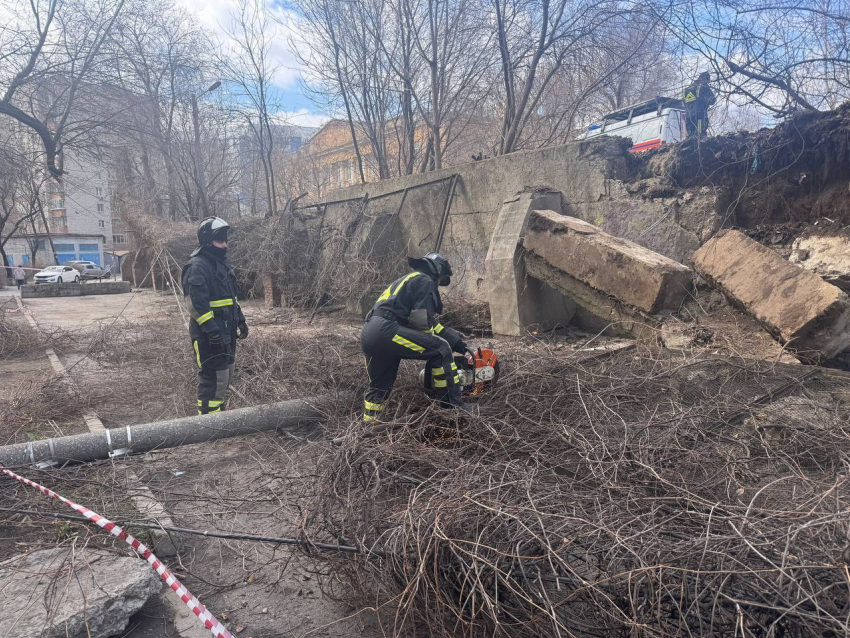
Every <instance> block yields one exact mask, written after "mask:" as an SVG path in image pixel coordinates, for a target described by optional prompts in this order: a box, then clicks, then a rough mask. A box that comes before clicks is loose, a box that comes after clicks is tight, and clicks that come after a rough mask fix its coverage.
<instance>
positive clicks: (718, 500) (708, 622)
mask: <svg viewBox="0 0 850 638" xmlns="http://www.w3.org/2000/svg"><path fill="white" fill-rule="evenodd" d="M562 352H563V351H554V350H553V351H550V352H547V353H545V354H544V355H542V356H541V355H540V354H536V355H532V354H529V353H524V354H523V356H522V357H521V358H520V357H518V358H516V359H515V360H514V361H513V362H512V363H511V364H510V366H509V368H506V370H505V374H504V376H503V378H502V380H501V382H500V385H499V386H498V388H497V389H495V390H494V391H492V392H491V393H488V394H487V395H485V396H484V397H483V398H482V399H481V402H480V404H479V408H480V415H479V416H477V417H470V418H467V417H461V418H459V417H457V416H454V415H445V414H441V413H440V412H439V411H437V412H435V411H434V410H433V409H432V408H430V407H429V406H428V404H427V403H426V402H425V401H424V400H422V399H419V398H418V397H419V395H420V394H421V393H419V392H418V391H412V392H410V393H408V392H405V391H404V390H402V392H401V393H400V394H401V396H400V397H397V401H393V402H392V404H391V406H389V407H388V411H387V415H386V417H385V418H386V420H387V421H388V422H389V423H388V425H386V426H385V427H383V428H378V429H376V430H374V431H371V432H368V433H367V432H363V431H361V426H359V425H355V424H352V423H351V419H350V417H347V418H340V419H339V422H338V423H337V424H336V428H337V429H338V430H339V431H340V432H344V433H345V436H346V438H345V441H346V442H345V445H344V446H343V447H342V448H340V449H339V450H338V451H332V452H329V453H328V457H327V459H326V460H325V462H324V464H323V468H324V469H323V475H322V477H321V478H320V481H324V482H325V484H326V486H325V487H324V489H323V490H322V491H321V493H320V495H319V497H318V498H317V499H316V500H315V502H314V503H313V506H312V508H311V509H310V514H309V516H305V519H304V521H303V530H304V533H305V534H306V535H309V536H311V537H312V538H315V539H316V540H320V539H321V540H323V539H325V538H333V539H335V540H345V542H348V543H357V544H359V545H360V546H361V547H364V548H374V549H376V550H380V552H382V556H383V558H377V557H374V556H373V557H372V558H368V559H367V558H365V557H361V558H358V559H356V560H351V559H350V558H347V557H342V556H338V557H332V558H330V559H328V558H327V557H319V558H317V560H330V561H331V564H332V565H331V567H332V571H333V572H334V574H335V576H336V577H335V579H334V580H333V581H331V583H336V585H337V586H334V587H330V585H329V592H330V593H332V594H334V595H337V596H340V597H343V598H346V599H348V600H349V602H352V603H354V604H357V603H360V604H363V603H364V601H369V604H371V605H374V604H375V603H376V602H377V603H379V605H380V608H381V610H382V620H383V622H384V626H385V631H386V632H387V633H388V634H392V635H403V634H404V635H411V634H413V635H415V634H418V633H422V634H423V635H425V634H427V635H431V636H445V637H446V638H448V637H449V636H452V637H453V636H459V635H466V636H511V637H519V636H528V637H532V636H546V637H550V636H551V637H561V638H563V637H566V636H582V637H585V636H588V637H589V636H599V637H600V638H601V637H606V638H607V637H610V636H623V637H625V636H629V637H633V636H663V637H667V636H669V637H673V636H721V637H729V638H732V637H733V636H741V637H743V636H748V637H751V636H759V637H761V636H764V637H768V636H775V637H780V636H787V637H799V638H803V637H804V636H835V637H837V636H844V635H846V632H847V627H848V625H850V602H848V601H850V597H848V589H850V573H848V567H847V563H848V561H850V541H848V524H847V521H848V514H850V499H848V496H847V495H848V487H850V484H848V481H849V480H850V479H848V476H850V473H849V472H848V470H850V430H848V427H847V414H848V413H850V381H848V380H847V379H846V378H841V377H836V376H831V375H827V374H826V373H825V372H823V371H819V370H815V371H814V372H813V371H812V369H810V368H809V369H807V368H804V367H802V366H781V367H779V366H777V367H768V366H767V365H766V364H764V363H755V362H753V361H745V360H717V359H713V360H702V361H701V360H696V359H694V360H690V361H684V362H683V361H681V360H678V361H675V362H674V361H671V360H668V359H665V358H664V357H663V356H661V355H660V354H659V353H656V352H653V351H648V350H647V351H641V352H637V353H636V352H635V351H631V352H623V353H619V354H615V355H613V356H611V357H609V358H606V359H598V358H597V359H591V360H585V361H581V360H579V359H577V358H576V356H575V355H574V354H573V355H565V354H563V353H562ZM319 529H322V530H324V533H320V532H318V531H317V530H319ZM339 584H342V585H343V586H342V587H339V586H338V585H339Z"/></svg>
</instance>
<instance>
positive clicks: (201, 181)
mask: <svg viewBox="0 0 850 638" xmlns="http://www.w3.org/2000/svg"><path fill="white" fill-rule="evenodd" d="M220 86H221V82H219V81H218V80H216V81H215V82H213V83H212V84H211V85H210V87H209V88H208V89H207V90H206V91H204V92H202V93H200V94H199V95H193V96H192V128H193V129H194V133H195V140H194V153H193V155H194V159H195V162H194V164H195V183H196V184H197V185H198V199H200V200H201V212H202V213H203V215H202V218H204V217H209V216H210V202H209V199H207V181H206V177H205V176H204V164H203V158H202V157H201V122H200V116H199V115H198V98H201V97H203V96H204V95H206V94H207V93H209V92H210V91H215V90H216V89H217V88H218V87H220Z"/></svg>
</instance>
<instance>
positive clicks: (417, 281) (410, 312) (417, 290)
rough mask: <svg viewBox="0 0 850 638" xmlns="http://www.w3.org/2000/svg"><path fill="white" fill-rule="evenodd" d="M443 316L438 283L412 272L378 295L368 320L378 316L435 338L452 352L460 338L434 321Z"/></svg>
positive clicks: (457, 334) (428, 277) (458, 334)
mask: <svg viewBox="0 0 850 638" xmlns="http://www.w3.org/2000/svg"><path fill="white" fill-rule="evenodd" d="M442 312H443V300H442V299H441V298H440V291H439V288H438V286H437V282H436V281H434V280H433V279H432V278H431V277H430V276H428V275H426V274H425V273H422V272H419V271H413V272H412V273H409V274H407V275H405V276H404V277H400V278H399V279H396V280H395V281H394V282H393V283H391V284H390V285H389V286H388V287H387V289H386V290H384V292H382V293H381V295H380V296H379V297H378V300H377V301H376V302H375V305H374V306H373V307H372V312H371V313H370V316H371V315H372V314H378V315H380V316H382V317H384V318H385V319H394V320H395V321H398V323H400V324H402V325H403V326H407V327H409V328H413V329H415V330H421V331H423V332H427V333H430V334H435V335H437V336H439V337H442V338H443V339H445V340H446V341H448V342H449V345H450V346H451V347H452V348H454V347H455V345H457V344H458V343H459V342H461V341H462V340H463V338H462V336H461V334H460V333H459V332H457V331H456V330H452V329H451V328H448V327H446V326H444V325H443V324H441V323H440V322H439V321H438V320H437V315H439V314H440V313H442Z"/></svg>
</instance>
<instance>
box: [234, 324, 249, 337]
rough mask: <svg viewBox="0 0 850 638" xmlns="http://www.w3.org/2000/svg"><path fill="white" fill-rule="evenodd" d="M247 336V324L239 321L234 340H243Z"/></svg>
mask: <svg viewBox="0 0 850 638" xmlns="http://www.w3.org/2000/svg"><path fill="white" fill-rule="evenodd" d="M247 336H248V324H247V323H245V322H244V321H240V322H239V325H238V326H236V338H237V339H244V338H245V337H247Z"/></svg>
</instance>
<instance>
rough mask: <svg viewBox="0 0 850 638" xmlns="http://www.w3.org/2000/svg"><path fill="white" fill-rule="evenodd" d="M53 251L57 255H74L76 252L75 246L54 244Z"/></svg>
mask: <svg viewBox="0 0 850 638" xmlns="http://www.w3.org/2000/svg"><path fill="white" fill-rule="evenodd" d="M53 249H54V250H55V251H56V252H57V253H72V252H74V250H75V249H74V244H53Z"/></svg>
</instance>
